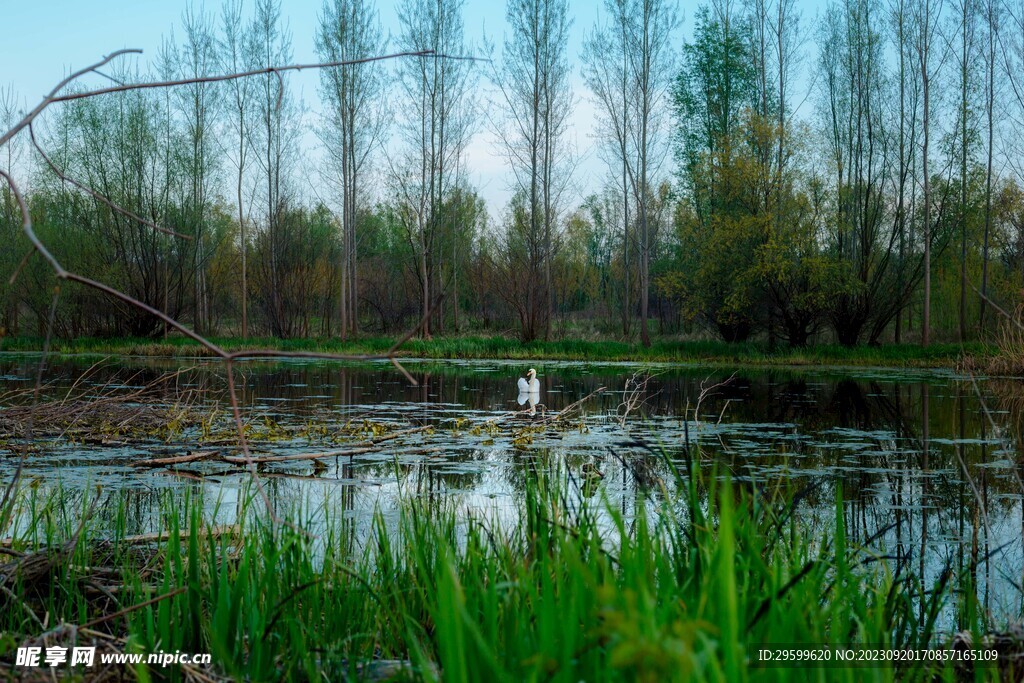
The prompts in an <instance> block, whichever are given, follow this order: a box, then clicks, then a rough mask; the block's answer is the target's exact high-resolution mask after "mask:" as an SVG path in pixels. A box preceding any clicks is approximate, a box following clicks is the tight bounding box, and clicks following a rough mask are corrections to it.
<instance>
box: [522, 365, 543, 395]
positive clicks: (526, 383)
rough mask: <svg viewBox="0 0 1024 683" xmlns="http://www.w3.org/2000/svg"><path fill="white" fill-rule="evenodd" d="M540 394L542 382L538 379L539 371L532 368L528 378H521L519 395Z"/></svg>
mask: <svg viewBox="0 0 1024 683" xmlns="http://www.w3.org/2000/svg"><path fill="white" fill-rule="evenodd" d="M539 392H540V380H539V379H537V371H536V370H534V369H533V368H530V371H529V372H527V373H526V377H520V378H519V393H520V394H526V393H530V394H536V393H539Z"/></svg>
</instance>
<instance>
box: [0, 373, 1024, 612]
mask: <svg viewBox="0 0 1024 683" xmlns="http://www.w3.org/2000/svg"><path fill="white" fill-rule="evenodd" d="M91 362H92V361H85V360H82V359H63V360H58V361H56V362H51V363H50V364H49V367H48V368H47V370H46V373H45V379H46V381H47V383H48V384H47V387H46V389H45V392H44V393H45V394H46V396H47V397H51V398H52V397H56V396H61V395H63V393H66V392H67V389H68V387H70V386H71V385H72V384H73V383H74V382H75V381H76V379H77V378H78V377H79V376H80V375H81V374H82V372H83V371H84V370H85V369H86V368H88V367H89V366H90V365H91ZM178 363H179V361H151V360H124V361H120V362H116V363H114V362H108V363H107V364H104V365H102V366H101V367H99V368H95V369H93V370H92V371H91V373H90V374H89V376H88V377H87V379H86V380H84V381H82V382H80V384H79V387H80V388H81V387H86V388H90V390H93V389H94V390H95V392H96V393H99V392H100V391H101V387H109V386H110V385H112V384H117V383H120V384H121V385H123V386H126V387H131V386H141V385H142V384H145V383H146V382H148V381H151V380H152V379H154V378H156V377H158V376H160V375H161V374H163V373H166V372H168V371H170V370H174V369H176V368H178V367H179V365H178ZM406 367H407V368H408V369H409V371H410V372H411V373H412V374H413V375H414V376H415V377H416V379H417V380H418V381H419V382H420V386H416V387H414V386H410V385H409V383H408V382H407V381H406V380H405V379H404V378H403V377H402V376H401V375H400V374H399V373H398V372H397V371H396V370H395V369H394V368H392V367H391V366H390V364H386V363H380V364H363V365H341V364H337V363H324V362H288V363H275V364H253V365H247V366H245V367H244V368H243V369H241V370H240V371H238V372H237V374H236V379H237V381H238V382H239V386H240V387H241V388H240V396H241V403H242V408H243V411H244V412H245V415H246V419H247V421H248V422H249V423H251V426H252V427H253V428H254V429H257V428H263V429H266V430H267V431H268V433H271V432H272V431H273V426H275V425H279V426H286V427H288V428H290V429H291V431H290V432H289V436H288V438H287V439H279V440H277V441H274V442H273V443H271V444H263V445H262V447H261V448H260V450H261V451H265V452H268V453H289V452H315V451H319V450H333V449H338V448H343V447H344V443H341V444H339V443H338V442H337V441H331V440H330V439H329V438H327V437H326V436H325V434H330V433H332V432H334V431H336V430H337V429H339V428H341V427H343V426H344V425H346V424H347V425H350V426H351V425H353V424H359V423H361V422H363V421H367V423H368V424H369V423H395V424H401V425H405V426H410V425H424V424H433V425H435V426H436V429H435V430H434V433H433V434H422V435H417V436H415V437H413V438H410V439H405V440H396V441H395V442H394V443H393V444H391V445H389V446H387V447H382V448H381V449H380V450H379V451H377V452H373V453H366V454H362V455H355V456H351V457H344V458H331V459H329V460H327V461H326V464H327V467H326V468H323V467H314V464H313V461H303V462H298V463H286V464H274V465H270V466H267V467H266V468H264V470H263V471H264V474H265V475H266V476H264V477H263V479H262V481H263V482H264V486H265V487H266V490H267V492H268V493H269V495H270V497H271V500H272V502H273V503H274V504H275V505H277V506H280V507H281V509H290V508H292V507H294V505H295V504H302V505H303V506H304V507H305V508H306V509H307V510H311V511H316V510H323V509H324V508H325V507H326V508H329V509H330V510H331V514H332V515H333V516H338V515H342V516H345V517H348V518H351V519H352V520H355V522H356V523H357V524H362V525H365V524H367V523H368V520H369V519H370V517H371V516H372V514H373V511H374V510H375V509H380V510H382V511H384V512H385V514H387V512H388V511H389V510H393V509H394V506H395V502H396V500H397V499H398V498H399V497H400V496H408V495H420V496H438V497H447V498H450V499H452V500H454V501H455V502H456V504H458V505H459V506H460V507H461V508H464V509H465V510H467V511H468V510H472V511H484V512H485V513H487V514H496V515H502V514H504V511H506V510H509V509H511V508H512V507H514V506H515V504H516V501H517V499H518V497H519V495H520V492H521V491H522V489H523V483H524V481H526V477H528V476H530V472H531V471H532V470H533V469H535V468H537V467H538V466H543V467H551V468H554V469H557V470H558V471H560V472H562V473H563V476H565V477H566V478H567V479H568V481H569V485H570V488H572V487H576V490H578V491H579V493H580V495H603V496H607V498H608V500H609V501H610V503H611V504H612V505H614V506H616V507H619V508H620V509H621V510H622V511H623V512H624V513H625V514H626V516H627V517H628V516H629V514H630V512H629V511H630V510H632V509H635V507H634V506H636V505H645V506H647V507H648V508H649V509H650V510H653V511H657V509H658V504H659V501H660V500H661V499H660V496H659V494H658V491H660V487H661V486H662V485H663V484H666V482H669V481H670V480H671V477H670V474H669V469H668V466H667V464H666V456H667V457H668V458H670V459H672V458H676V459H678V458H682V457H683V455H684V446H685V444H686V442H687V439H690V440H691V441H695V442H699V443H700V444H701V446H702V449H703V451H704V459H703V460H702V467H706V468H712V467H717V468H718V471H720V472H722V473H729V476H731V477H732V478H733V480H734V482H735V485H736V486H743V487H747V488H755V487H756V488H758V489H760V490H762V491H766V490H770V489H771V488H772V487H773V486H777V485H788V486H792V487H793V488H795V489H797V490H802V489H803V490H805V493H804V495H803V496H802V497H801V502H800V505H799V507H798V508H797V514H798V515H800V516H801V518H802V520H803V521H804V522H805V523H804V524H803V525H802V528H803V529H805V530H806V532H807V533H811V534H813V533H815V530H816V529H819V528H822V527H828V526H830V525H832V524H833V523H834V517H835V509H836V505H835V503H836V497H837V489H838V486H837V485H839V484H841V486H842V492H843V493H842V495H843V498H844V500H845V516H846V524H847V529H848V534H849V535H850V537H851V539H852V540H853V541H855V542H857V541H861V542H869V545H870V546H871V547H873V548H876V549H877V551H878V553H879V554H881V555H884V556H885V557H886V558H888V559H889V561H890V562H891V563H892V564H893V566H894V567H895V566H896V565H898V564H899V563H903V564H905V565H906V566H907V567H909V568H910V569H911V570H913V571H914V573H915V574H916V575H917V576H918V577H920V578H922V579H923V580H925V581H926V582H934V581H935V580H936V579H937V578H938V577H939V576H940V574H941V573H942V572H944V571H946V570H952V571H963V570H964V568H965V567H970V566H972V562H973V563H974V565H975V566H977V586H978V592H979V597H980V598H981V600H982V604H984V605H986V606H987V607H988V608H989V609H990V610H991V611H992V613H993V614H994V615H1003V616H1004V617H1005V618H1008V619H1014V618H1018V617H1019V616H1020V614H1021V597H1022V593H1021V582H1022V577H1024V549H1022V536H1024V506H1022V496H1021V493H1022V484H1021V477H1022V475H1024V473H1022V471H1021V468H1020V465H1019V461H1020V458H1019V455H1018V453H1019V448H1020V440H1019V437H1020V434H1019V425H1020V422H1021V414H1022V412H1024V398H1021V397H1024V383H1017V382H1016V381H1012V380H1002V381H997V380H984V379H979V380H977V381H976V382H975V381H973V380H971V379H970V378H964V377H958V376H956V375H954V374H952V373H950V372H944V371H891V370H880V369H848V370H844V369H839V370H836V369H829V370H823V369H772V370H760V369H738V370H736V371H735V372H733V371H732V370H728V369H721V368H713V369H712V368H701V367H693V366H685V367H680V366H654V367H653V368H651V369H652V370H653V372H655V373H660V374H658V375H657V376H656V377H654V378H653V379H652V380H651V381H650V383H649V385H648V391H647V393H646V395H645V398H646V402H645V404H644V405H643V406H642V407H641V408H639V409H637V410H635V411H634V412H632V413H631V414H629V415H628V416H626V418H625V420H624V421H623V420H621V417H622V413H623V410H622V408H621V404H622V402H623V400H624V395H623V390H624V385H625V382H626V380H627V378H629V377H630V376H631V375H632V373H633V372H634V371H636V370H637V369H639V366H633V365H629V364H611V365H609V364H600V365H597V364H595V365H590V364H581V363H538V364H536V368H537V370H538V373H539V376H540V379H541V386H542V393H541V403H542V406H541V408H540V411H539V414H545V412H544V411H545V410H546V411H547V412H546V414H550V413H551V412H552V411H558V410H560V409H562V408H564V407H565V406H567V405H569V404H571V403H573V402H575V401H577V400H579V399H580V398H583V397H584V396H586V395H588V394H590V393H591V392H594V391H595V390H597V389H598V388H599V387H606V391H605V392H604V393H602V394H600V395H597V396H595V397H594V398H592V399H591V400H589V401H587V402H586V403H585V405H584V408H583V412H582V414H581V415H580V416H579V417H578V418H576V419H574V420H573V421H572V423H571V425H570V427H569V428H567V429H562V430H549V431H548V432H545V433H533V432H532V431H531V430H530V429H529V427H530V425H531V424H535V419H536V418H535V419H534V420H531V419H530V418H529V417H527V416H523V415H519V416H514V417H513V416H512V413H513V412H514V411H519V410H521V407H520V406H519V405H518V404H517V401H516V398H517V390H516V379H517V377H518V376H519V375H521V374H525V371H526V369H527V367H526V366H525V365H523V364H522V363H505V362H451V363H439V362H435V361H431V362H426V361H424V362H409V363H407V365H406ZM37 369H38V358H33V357H30V356H6V357H4V356H0V394H3V393H4V392H10V391H13V390H19V389H21V390H23V389H26V388H28V387H31V386H32V384H33V383H34V380H35V373H36V371H37ZM224 379H225V375H224V370H223V369H222V368H221V367H219V366H217V365H215V364H199V365H198V366H197V367H196V369H195V370H193V371H190V372H188V373H186V374H184V375H182V379H181V382H182V383H183V384H189V385H191V387H192V388H195V389H197V390H201V391H202V392H203V393H202V394H200V396H201V398H199V399H197V403H196V406H197V407H198V408H199V409H200V410H205V411H212V410H213V408H212V406H214V405H216V406H217V408H216V410H217V411H218V412H217V413H215V414H214V415H215V416H219V417H217V419H218V420H221V418H222V417H226V415H227V402H226V397H225V395H224V393H223V390H224V385H225V381H224ZM726 380H728V382H727V383H726V384H725V385H724V386H721V387H719V388H717V389H716V390H714V391H710V392H706V395H705V396H704V398H703V400H701V393H702V389H706V388H708V387H711V386H712V385H715V384H717V383H720V382H725V381H726ZM18 400H23V397H22V398H21V399H12V398H8V400H7V404H8V405H10V404H11V403H12V402H16V401H18ZM698 401H700V409H699V413H697V414H696V415H695V414H694V408H695V406H696V405H697V403H698ZM4 405H5V403H4V402H3V400H2V399H0V411H2V410H3V407H4ZM221 421H223V420H221ZM303 426H307V427H308V429H307V430H306V432H303V433H299V434H297V431H296V430H298V431H301V430H302V428H303ZM499 426H500V428H498V427H499ZM213 437H216V434H210V433H205V434H204V433H203V431H202V429H201V428H198V427H192V428H190V429H189V430H186V431H185V432H184V433H183V434H182V435H181V437H180V438H178V439H176V440H175V441H174V442H172V443H167V442H166V441H164V440H162V439H160V438H155V437H154V438H152V439H138V438H134V439H130V440H129V441H128V443H115V444H108V445H103V444H89V443H86V444H81V443H69V442H67V441H66V440H63V439H58V438H52V437H49V438H46V439H40V440H38V442H37V444H36V445H37V446H38V449H37V451H36V452H33V453H32V454H31V455H30V456H29V458H28V460H27V462H26V464H25V481H26V482H30V483H32V484H34V485H35V486H36V487H37V490H41V491H47V490H56V489H57V488H60V489H61V490H62V491H64V492H65V494H66V495H69V496H70V497H71V499H72V501H73V500H74V496H75V494H76V492H77V493H78V495H79V496H80V498H82V499H84V498H86V497H90V496H92V495H94V494H93V492H94V491H95V490H96V487H97V486H99V487H101V491H102V493H101V500H102V502H101V504H100V512H99V514H100V516H101V517H102V516H103V515H104V514H106V515H108V516H112V515H113V514H115V513H114V510H115V509H117V508H118V506H121V507H122V509H124V510H125V511H126V513H127V515H128V518H129V522H128V523H129V527H130V529H129V530H130V532H136V531H137V532H144V531H151V530H155V529H156V528H158V527H159V526H160V525H159V509H160V505H161V501H166V499H167V496H169V495H177V494H179V493H180V492H182V491H185V490H190V491H194V492H201V493H203V494H204V495H205V497H206V500H208V501H210V506H211V509H212V508H213V507H214V506H216V510H215V511H214V512H212V514H213V515H214V516H215V517H217V518H218V521H230V520H231V519H232V516H233V514H234V511H235V509H236V508H235V503H236V502H237V501H238V500H239V498H240V497H242V495H243V491H245V490H246V483H247V481H248V476H247V475H246V474H245V473H244V472H243V471H241V470H240V468H232V467H230V466H227V465H225V464H223V463H203V464H201V465H196V466H194V467H189V468H187V469H186V470H185V471H183V472H178V473H173V472H169V471H167V470H165V469H144V470H140V469H138V468H135V467H133V466H132V464H133V463H134V462H136V461H138V460H140V459H143V458H149V457H159V456H166V455H180V454H182V453H184V452H185V448H186V447H187V448H195V449H196V450H203V449H204V448H205V446H204V445H203V444H202V442H203V440H204V439H207V440H209V439H211V438H213ZM190 444H191V445H190ZM18 452H19V447H18V443H17V440H14V439H12V440H10V441H9V442H7V443H4V442H3V441H0V477H3V479H4V480H9V479H10V477H11V476H12V474H13V472H14V470H15V467H16V465H17V461H18V456H17V453H18ZM594 468H596V469H597V470H598V471H600V472H602V473H603V474H604V478H603V480H601V483H600V486H599V487H597V493H596V494H595V492H594V490H593V487H589V486H586V485H585V482H584V479H585V478H586V475H585V472H587V471H591V472H592V471H593V470H594ZM666 485H667V484H666ZM72 507H73V505H72ZM22 523H24V520H22Z"/></svg>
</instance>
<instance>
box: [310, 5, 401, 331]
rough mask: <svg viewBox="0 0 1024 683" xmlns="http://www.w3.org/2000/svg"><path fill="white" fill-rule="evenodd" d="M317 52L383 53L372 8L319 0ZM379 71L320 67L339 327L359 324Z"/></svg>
mask: <svg viewBox="0 0 1024 683" xmlns="http://www.w3.org/2000/svg"><path fill="white" fill-rule="evenodd" d="M316 47H317V54H318V55H319V56H320V58H321V59H322V60H323V61H329V62H336V61H342V60H347V59H359V58H363V57H369V56H373V55H380V54H383V52H384V48H385V41H384V39H383V31H382V29H381V27H380V20H379V18H378V16H377V12H376V9H375V8H374V6H373V4H372V3H371V2H368V1H367V0H325V2H324V6H323V9H322V10H321V16H320V26H319V29H318V31H317V37H316ZM385 85H386V82H385V78H384V74H383V73H382V72H381V71H380V70H379V69H378V67H377V65H375V64H354V65H351V66H343V67H338V68H336V69H324V70H323V71H321V72H320V92H321V94H322V95H323V97H324V100H325V101H326V103H327V107H326V113H325V115H324V125H323V127H322V128H321V130H320V139H321V141H322V142H323V143H324V146H325V147H326V150H327V155H328V159H329V164H330V167H329V169H328V172H327V175H328V177H329V178H331V179H332V180H333V181H334V182H335V183H336V184H337V185H338V186H339V189H340V191H341V216H342V218H341V232H342V256H341V287H340V290H339V300H338V303H339V306H338V310H339V312H340V317H341V320H340V323H341V324H340V333H341V338H342V339H345V338H347V335H348V334H349V333H352V334H356V333H357V332H358V330H359V277H358V253H357V236H356V222H357V219H358V215H359V213H358V212H359V207H360V199H361V193H363V194H365V191H364V190H363V185H362V181H363V171H364V170H365V168H366V162H367V160H368V159H369V157H370V154H371V152H372V151H373V150H374V149H375V148H376V147H377V145H378V144H379V142H380V140H381V136H382V135H383V133H384V131H385V129H386V125H387V118H386V116H385V111H384V107H383V100H382V96H383V94H384V87H385Z"/></svg>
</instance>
